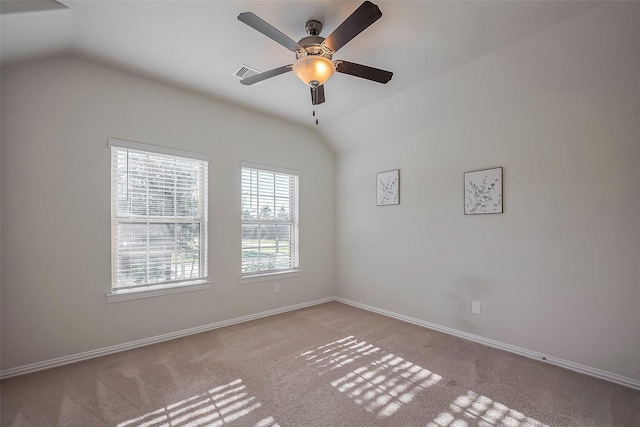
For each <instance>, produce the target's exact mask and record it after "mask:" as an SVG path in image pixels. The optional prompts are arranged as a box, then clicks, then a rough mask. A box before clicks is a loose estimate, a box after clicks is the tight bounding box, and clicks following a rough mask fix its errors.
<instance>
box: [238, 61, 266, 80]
mask: <svg viewBox="0 0 640 427" xmlns="http://www.w3.org/2000/svg"><path fill="white" fill-rule="evenodd" d="M256 74H260V71H258V70H256V69H255V68H251V67H249V66H248V65H245V64H240V66H239V67H238V68H237V69H236V71H234V73H233V75H234V76H235V77H236V78H237V79H239V80H242V79H246V78H247V77H251V76H255V75H256Z"/></svg>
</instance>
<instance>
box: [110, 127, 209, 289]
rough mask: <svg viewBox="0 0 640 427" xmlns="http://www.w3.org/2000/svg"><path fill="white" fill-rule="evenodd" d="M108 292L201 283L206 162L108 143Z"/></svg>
mask: <svg viewBox="0 0 640 427" xmlns="http://www.w3.org/2000/svg"><path fill="white" fill-rule="evenodd" d="M109 145H110V146H111V219H112V228H111V247H112V291H113V292H117V291H119V290H120V291H122V290H143V289H144V288H148V287H150V286H176V285H181V284H184V283H187V282H194V281H198V280H206V279H207V275H208V273H207V259H208V257H207V237H208V236H207V218H208V215H207V206H208V203H207V193H208V191H207V183H208V161H207V160H206V156H203V155H198V154H191V153H185V152H181V151H177V150H172V149H166V148H161V147H154V146H149V145H146V144H138V143H133V142H129V141H121V140H114V139H110V140H109Z"/></svg>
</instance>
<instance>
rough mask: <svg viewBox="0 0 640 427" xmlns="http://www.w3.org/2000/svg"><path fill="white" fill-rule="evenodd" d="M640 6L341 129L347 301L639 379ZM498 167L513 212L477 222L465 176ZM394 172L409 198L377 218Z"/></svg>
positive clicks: (480, 64)
mask: <svg viewBox="0 0 640 427" xmlns="http://www.w3.org/2000/svg"><path fill="white" fill-rule="evenodd" d="M639 12H640V8H639V7H638V4H637V3H636V4H629V3H623V4H619V3H618V4H611V3H609V4H606V5H602V6H599V7H597V8H595V9H594V10H592V11H589V12H587V13H585V14H583V15H580V16H578V17H576V18H574V19H571V20H569V21H567V22H565V23H563V24H561V25H559V26H556V27H552V28H549V29H547V30H545V31H543V32H541V33H538V34H536V35H534V36H532V37H529V38H527V39H524V40H521V41H519V42H517V43H515V44H512V45H509V46H506V47H505V48H503V49H500V50H499V51H496V52H494V53H493V54H490V55H487V56H485V57H483V58H481V59H479V60H477V61H474V62H472V63H469V64H467V65H465V66H464V67H461V68H459V69H457V70H455V71H454V72H451V73H448V74H446V75H443V76H441V77H439V78H437V79H435V80H433V81H430V82H427V83H425V84H423V85H422V86H419V87H417V88H414V89H412V90H411V91H407V92H405V93H401V94H399V95H397V96H395V97H393V98H390V99H387V100H386V101H384V102H382V103H380V104H376V105H374V106H371V107H370V108H368V109H365V110H362V111H359V112H357V113H355V114H352V115H351V116H349V117H348V118H346V119H345V120H343V121H336V122H333V123H330V124H329V126H328V128H327V129H326V132H325V134H326V135H327V136H328V137H329V138H334V137H335V138H340V137H344V138H349V139H350V144H351V146H352V147H353V148H352V149H351V150H349V151H348V152H344V153H341V154H340V155H339V156H338V166H337V189H338V190H337V202H336V206H337V253H338V258H337V259H338V273H337V274H338V293H339V295H340V296H342V297H344V298H347V299H351V300H354V301H358V302H361V303H364V304H368V305H372V306H375V307H379V308H382V309H386V310H390V311H393V312H396V313H400V314H404V315H408V316H412V317H414V318H417V319H422V320H424V321H428V322H432V323H435V324H439V325H443V326H446V327H450V328H454V329H457V330H460V331H465V332H469V333H473V334H476V335H480V336H482V337H486V338H490V339H494V340H498V341H502V342H504V343H508V344H511V345H516V346H519V347H522V348H525V349H529V350H533V351H536V352H540V353H543V354H547V355H551V356H554V357H556V358H561V359H565V360H568V361H572V362H575V363H580V364H583V365H586V366H589V367H594V368H599V369H603V370H606V371H609V372H613V373H617V374H619V375H623V376H626V377H630V378H635V379H640V364H639V363H638V360H639V359H638V357H639V356H638V355H640V310H639V309H638V304H639V303H640V262H639V261H640V225H639V224H638V218H639V212H640V190H639V189H640V167H639V166H638V162H639V160H640V85H639V84H638V82H639V81H640V49H638V41H639V40H640V26H638V19H640V13H639ZM496 166H502V167H504V209H505V212H504V214H502V215H477V216H464V215H463V173H464V172H465V171H472V170H477V169H483V168H489V167H496ZM395 168H399V169H400V187H401V191H400V194H401V203H400V205H399V206H391V207H376V200H375V175H376V173H377V172H381V171H386V170H390V169H395ZM472 300H479V301H481V302H482V303H483V312H482V314H481V315H479V316H478V315H472V314H471V301H472Z"/></svg>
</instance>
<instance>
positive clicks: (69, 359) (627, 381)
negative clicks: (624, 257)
mask: <svg viewBox="0 0 640 427" xmlns="http://www.w3.org/2000/svg"><path fill="white" fill-rule="evenodd" d="M331 301H338V302H341V303H343V304H348V305H351V306H354V307H358V308H361V309H364V310H367V311H371V312H373V313H378V314H382V315H383V316H387V317H392V318H394V319H398V320H402V321H403V322H408V323H412V324H414V325H418V326H422V327H425V328H429V329H433V330H436V331H440V332H444V333H445V334H449V335H453V336H456V337H460V338H464V339H466V340H469V341H473V342H477V343H480V344H484V345H487V346H489V347H494V348H498V349H500V350H505V351H508V352H511V353H515V354H519V355H521V356H525V357H528V358H530V359H535V360H540V361H543V362H547V363H549V364H552V365H556V366H560V367H562V368H566V369H570V370H572V371H576V372H579V373H582V374H586V375H589V376H592V377H596V378H600V379H603V380H606V381H610V382H613V383H616V384H620V385H623V386H626V387H630V388H633V389H636V390H640V381H638V380H636V379H633V378H628V377H624V376H622V375H618V374H614V373H611V372H607V371H603V370H601V369H597V368H592V367H589V366H585V365H581V364H579V363H574V362H571V361H568V360H564V359H559V358H556V357H553V356H547V355H544V354H542V353H537V352H535V351H531V350H528V349H526V348H522V347H518V346H515V345H511V344H507V343H503V342H500V341H496V340H492V339H489V338H485V337H481V336H479V335H474V334H470V333H467V332H463V331H459V330H457V329H453V328H448V327H446V326H441V325H437V324H435V323H431V322H427V321H424V320H420V319H416V318H413V317H410V316H405V315H403V314H398V313H394V312H392V311H388V310H384V309H381V308H378V307H373V306H370V305H367V304H362V303H359V302H356V301H352V300H349V299H346V298H340V297H327V298H321V299H317V300H313V301H307V302H303V303H300V304H294V305H290V306H287V307H281V308H276V309H273V310H267V311H263V312H260V313H255V314H250V315H247V316H242V317H236V318H234V319H229V320H223V321H220V322H215V323H210V324H208V325H203V326H198V327H195V328H189V329H184V330H182V331H177V332H171V333H168V334H164V335H158V336H155V337H151V338H144V339H141V340H136V341H132V342H129V343H124V344H118V345H114V346H110V347H104V348H100V349H97V350H90V351H86V352H82V353H77V354H72V355H70V356H64V357H59V358H56V359H51V360H45V361H43V362H37V363H31V364H29V365H24V366H18V367H16V368H11V369H6V370H4V371H1V372H0V379H5V378H10V377H15V376H18V375H23V374H29V373H31V372H36V371H41V370H44V369H49V368H55V367H58V366H63V365H68V364H70V363H75V362H80V361H82V360H87V359H93V358H95V357H100V356H106V355H108V354H113V353H118V352H121V351H125V350H131V349H134V348H138V347H144V346H146V345H150V344H155V343H159V342H162V341H169V340H172V339H176V338H181V337H185V336H188V335H193V334H198V333H200V332H206V331H210V330H213V329H218V328H222V327H225V326H231V325H236V324H238V323H244V322H249V321H251V320H256V319H260V318H263V317H268V316H273V315H276V314H280V313H286V312H288V311H293V310H298V309H301V308H305V307H311V306H314V305H318V304H324V303H327V302H331Z"/></svg>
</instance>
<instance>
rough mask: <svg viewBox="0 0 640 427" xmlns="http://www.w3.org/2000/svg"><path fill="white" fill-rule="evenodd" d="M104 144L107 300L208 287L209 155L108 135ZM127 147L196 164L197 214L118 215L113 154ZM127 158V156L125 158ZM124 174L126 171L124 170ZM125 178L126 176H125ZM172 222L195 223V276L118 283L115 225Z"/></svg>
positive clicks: (125, 149) (115, 168)
mask: <svg viewBox="0 0 640 427" xmlns="http://www.w3.org/2000/svg"><path fill="white" fill-rule="evenodd" d="M108 145H109V147H110V153H111V156H110V158H111V167H110V170H111V269H112V273H111V275H112V277H111V293H108V294H107V301H108V302H117V301H124V300H130V299H138V298H147V297H154V296H158V295H166V294H173V293H180V292H188V291H195V290H201V289H207V288H210V287H211V281H210V280H209V277H208V163H209V157H208V156H207V155H204V154H197V153H192V152H188V151H183V150H176V149H173V148H167V147H159V146H155V145H149V144H142V143H139V142H133V141H125V140H122V139H115V138H109V140H108ZM127 150H130V151H131V152H138V153H147V154H151V155H155V156H160V157H166V158H169V159H177V160H187V161H194V162H197V164H198V165H199V174H200V175H199V182H200V185H199V187H200V188H199V191H198V193H199V197H198V203H199V205H198V215H197V216H193V217H190V216H151V215H143V216H134V215H131V214H130V215H128V216H120V213H119V212H118V188H117V182H118V165H117V153H118V152H122V151H126V152H129V151H127ZM127 159H128V157H127ZM127 173H128V172H127ZM127 179H128V178H127ZM176 215H177V214H176ZM166 222H173V223H175V224H178V223H182V224H184V223H187V224H194V223H197V224H199V233H200V235H199V243H200V245H199V263H198V273H197V276H198V277H197V278H194V279H177V280H173V281H166V282H159V283H146V284H141V285H135V286H129V287H122V286H118V283H117V281H118V265H117V263H118V224H121V223H128V224H133V223H140V224H144V223H147V224H154V223H166Z"/></svg>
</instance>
